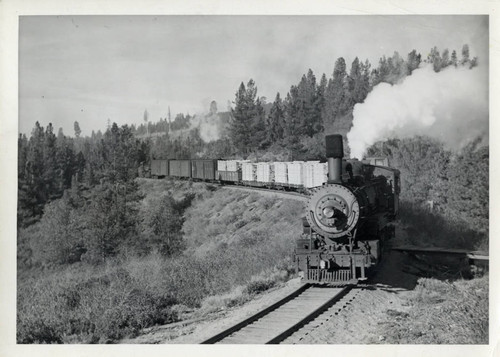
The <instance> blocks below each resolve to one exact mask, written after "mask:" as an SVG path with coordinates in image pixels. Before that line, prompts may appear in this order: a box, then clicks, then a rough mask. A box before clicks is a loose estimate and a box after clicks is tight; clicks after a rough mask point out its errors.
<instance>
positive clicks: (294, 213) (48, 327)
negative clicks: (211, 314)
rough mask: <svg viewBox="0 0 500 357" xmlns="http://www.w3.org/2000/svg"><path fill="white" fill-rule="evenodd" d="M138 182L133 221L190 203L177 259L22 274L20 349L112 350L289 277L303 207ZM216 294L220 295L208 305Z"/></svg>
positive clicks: (124, 257) (150, 256) (131, 256)
mask: <svg viewBox="0 0 500 357" xmlns="http://www.w3.org/2000/svg"><path fill="white" fill-rule="evenodd" d="M139 184H140V189H141V191H142V192H143V193H144V194H145V198H144V200H143V201H142V204H141V206H140V208H139V212H138V214H139V215H140V217H145V218H148V217H149V218H148V219H150V218H151V215H150V212H151V211H155V210H156V209H157V208H158V207H157V206H158V205H161V204H162V203H163V202H164V201H163V200H162V199H163V198H164V197H165V196H168V195H172V196H173V198H174V199H175V200H177V201H179V202H181V201H182V202H189V203H190V204H191V206H190V207H188V208H187V209H186V210H185V211H184V212H185V214H184V216H185V217H184V225H183V228H182V231H183V234H181V235H180V236H179V237H177V239H179V238H180V239H181V240H179V241H182V242H183V243H184V245H185V248H184V250H183V252H182V253H180V254H177V255H172V256H165V255H162V254H160V253H159V252H154V251H153V252H148V253H147V254H143V255H137V253H136V252H134V253H127V251H122V252H121V254H120V255H119V256H117V257H115V258H113V259H109V260H107V261H106V263H105V264H102V265H99V266H92V265H90V264H88V263H84V262H78V263H74V264H71V265H64V266H59V267H55V268H54V267H52V268H50V269H41V268H37V269H33V270H30V271H20V272H19V275H18V319H17V323H18V331H17V339H18V342H19V343H109V342H114V341H117V340H118V339H120V338H122V337H125V336H133V335H135V334H137V333H138V332H139V331H140V330H141V329H143V328H145V327H148V326H152V325H155V324H164V323H168V322H172V321H177V320H179V319H181V318H182V316H183V314H184V313H185V312H186V311H192V310H193V309H200V308H202V310H203V311H211V310H213V309H218V308H220V307H224V306H233V305H235V304H239V303H242V302H244V301H246V300H248V299H249V298H251V296H252V295H253V294H255V293H258V292H260V291H263V290H266V289H268V288H270V287H272V286H274V285H275V284H276V283H277V282H279V281H283V280H286V279H287V278H288V276H289V274H290V273H291V271H292V269H291V268H292V263H291V253H292V251H293V244H294V240H295V238H296V235H297V234H300V215H301V213H302V203H300V202H298V201H293V200H286V199H282V198H279V197H275V198H270V197H261V196H259V195H258V194H255V193H246V192H233V191H229V190H224V189H217V188H216V187H215V186H211V185H206V184H201V183H199V184H197V183H190V182H181V181H169V180H156V181H155V180H141V181H139ZM186 197H190V199H189V200H185V198H186ZM143 221H144V222H149V221H148V220H147V219H144V220H143ZM145 229H146V228H143V231H144V232H147V231H145ZM137 239H148V237H147V236H146V235H142V236H141V237H137ZM136 245H140V242H137V244H136ZM235 291H236V293H235ZM220 294H226V295H225V296H223V297H219V298H213V297H211V296H214V295H220Z"/></svg>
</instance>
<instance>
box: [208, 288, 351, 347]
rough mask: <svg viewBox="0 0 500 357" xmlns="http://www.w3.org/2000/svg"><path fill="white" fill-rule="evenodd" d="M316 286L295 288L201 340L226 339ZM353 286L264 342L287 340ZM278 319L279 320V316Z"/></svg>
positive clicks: (274, 342) (212, 342)
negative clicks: (274, 301) (273, 301)
mask: <svg viewBox="0 0 500 357" xmlns="http://www.w3.org/2000/svg"><path fill="white" fill-rule="evenodd" d="M314 286H315V285H313V284H304V285H303V286H301V287H300V288H299V289H297V290H295V291H294V292H292V293H291V294H289V295H288V296H286V297H285V298H283V299H281V300H279V301H278V302H276V303H274V304H272V305H271V306H269V307H267V308H265V309H263V310H261V311H259V312H258V313H256V314H255V315H253V316H250V317H249V318H247V319H245V320H243V321H241V322H239V323H237V324H236V325H234V326H231V327H230V328H228V329H226V330H224V331H222V332H220V333H218V334H217V335H215V336H213V337H211V338H209V339H207V340H205V341H203V342H201V344H214V343H217V342H221V341H223V340H224V339H226V338H227V337H230V336H231V335H233V334H234V333H235V332H238V331H241V330H243V329H244V328H246V327H249V326H250V325H252V324H253V323H255V322H257V321H258V320H260V319H261V318H263V317H265V316H266V315H269V314H270V313H272V312H274V311H276V312H277V313H279V309H280V308H281V307H284V306H286V304H287V303H288V302H291V301H292V300H294V299H297V301H300V296H299V295H301V294H302V293H303V292H305V291H306V290H307V289H309V288H311V287H314ZM352 287H353V286H352V285H348V286H346V287H344V288H342V290H340V291H338V292H337V293H336V294H335V295H333V296H332V297H331V298H329V299H328V300H326V301H325V302H324V303H323V304H321V305H320V306H319V307H318V308H316V309H314V310H313V311H312V312H310V313H308V314H306V315H305V316H304V317H302V318H301V319H299V320H298V321H297V320H296V319H292V320H294V321H293V322H292V323H291V325H290V326H289V327H284V328H283V329H280V330H278V331H276V333H277V334H276V335H273V336H270V338H269V339H268V340H266V342H264V343H265V344H278V343H280V342H281V341H283V340H285V339H286V338H287V337H289V336H290V335H292V334H293V333H295V332H296V331H298V330H300V328H302V327H303V326H305V325H306V324H308V323H309V322H311V321H313V320H314V319H315V318H316V317H318V316H319V315H321V314H322V313H324V312H325V311H326V310H327V309H328V308H330V307H331V306H332V305H334V304H335V303H336V302H338V301H339V300H340V299H342V297H344V296H345V295H346V294H347V293H348V292H349V291H350V290H351V289H352ZM325 289H330V288H325ZM307 301H308V300H304V304H306V303H307ZM297 313H300V312H299V311H297ZM278 321H279V318H278ZM256 329H257V330H259V328H257V327H256Z"/></svg>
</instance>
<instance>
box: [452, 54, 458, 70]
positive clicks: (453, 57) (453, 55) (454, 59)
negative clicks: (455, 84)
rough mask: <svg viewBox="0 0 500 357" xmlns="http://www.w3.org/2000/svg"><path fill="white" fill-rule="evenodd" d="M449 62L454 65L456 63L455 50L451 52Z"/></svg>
mask: <svg viewBox="0 0 500 357" xmlns="http://www.w3.org/2000/svg"><path fill="white" fill-rule="evenodd" d="M451 64H452V65H453V66H455V67H457V65H458V58H457V51H455V50H453V52H452V53H451Z"/></svg>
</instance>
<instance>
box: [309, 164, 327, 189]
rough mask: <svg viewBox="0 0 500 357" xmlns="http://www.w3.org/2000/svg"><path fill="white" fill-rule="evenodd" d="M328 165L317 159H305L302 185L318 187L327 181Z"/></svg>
mask: <svg viewBox="0 0 500 357" xmlns="http://www.w3.org/2000/svg"><path fill="white" fill-rule="evenodd" d="M327 171H328V167H327V165H326V164H324V163H323V164H322V163H320V162H319V161H306V162H305V163H304V170H303V172H304V186H305V187H307V188H311V187H318V186H321V185H323V183H325V182H326V181H327V176H326V174H327Z"/></svg>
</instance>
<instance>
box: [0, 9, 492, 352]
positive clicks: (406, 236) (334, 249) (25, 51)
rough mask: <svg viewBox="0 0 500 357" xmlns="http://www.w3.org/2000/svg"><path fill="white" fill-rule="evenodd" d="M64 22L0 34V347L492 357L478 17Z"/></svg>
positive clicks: (485, 71)
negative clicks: (4, 272) (0, 92)
mask: <svg viewBox="0 0 500 357" xmlns="http://www.w3.org/2000/svg"><path fill="white" fill-rule="evenodd" d="M67 12H68V11H67V10H66V11H61V12H60V13H58V12H57V11H54V12H50V13H47V12H43V13H29V12H28V13H26V14H23V13H20V14H18V15H19V16H17V17H16V20H15V22H16V25H17V26H18V27H17V33H18V38H17V41H15V42H16V43H15V48H16V51H17V52H16V53H17V54H16V58H17V59H16V61H15V62H16V64H17V66H18V67H17V68H18V70H17V74H16V75H15V76H14V77H15V78H16V80H17V87H16V88H17V91H16V93H15V98H16V100H17V112H16V113H17V116H15V117H13V118H9V122H13V125H12V126H11V128H13V130H9V133H8V135H9V137H10V138H11V142H12V143H14V146H13V147H10V149H9V158H8V160H5V159H6V155H4V154H2V167H3V168H4V167H7V166H4V165H3V164H4V162H7V161H10V162H11V163H10V164H9V167H10V168H12V170H13V172H10V173H9V180H10V181H12V184H11V186H12V187H13V190H14V192H10V194H11V196H12V197H11V198H10V199H11V200H12V203H11V204H9V205H8V209H7V207H5V212H7V211H8V212H9V215H10V216H9V217H12V218H11V219H10V220H9V224H10V223H12V226H13V232H12V235H11V236H9V238H8V239H9V243H10V244H11V246H12V249H9V251H10V252H14V254H15V257H13V258H12V259H13V260H12V261H13V262H15V263H14V265H15V266H11V267H10V268H11V269H12V270H11V271H10V275H11V276H12V280H10V281H11V282H12V281H13V283H14V284H13V285H11V289H12V291H9V293H10V295H12V296H14V295H15V297H14V301H15V302H14V304H13V305H12V306H10V308H9V310H11V311H9V316H11V317H13V319H14V321H13V324H14V325H13V327H12V328H15V331H14V330H12V331H11V333H10V335H9V336H11V337H13V338H15V341H9V343H10V344H13V345H14V347H16V348H24V347H27V346H32V347H34V346H37V345H42V344H43V345H46V344H68V345H79V346H80V345H91V344H92V345H93V344H115V345H134V346H133V347H137V346H144V347H145V348H147V346H146V345H174V346H165V347H164V348H165V349H164V350H162V349H160V350H159V351H171V350H170V349H171V348H175V346H178V347H179V346H186V345H190V346H192V345H199V346H198V347H197V351H198V353H206V352H203V351H208V350H207V349H208V348H209V347H208V346H205V347H204V346H203V345H207V344H225V345H241V344H243V345H251V346H253V345H257V346H259V345H267V344H280V345H285V346H287V347H286V348H287V351H289V352H291V353H298V351H305V350H303V349H300V350H298V349H299V348H303V347H304V346H302V347H300V346H294V345H308V346H310V348H316V347H318V348H322V349H320V350H318V351H322V352H321V353H329V354H331V353H333V352H334V351H335V350H334V349H332V348H333V345H342V346H343V348H344V349H343V351H348V347H349V346H353V345H356V346H357V347H360V345H361V346H365V347H367V349H366V350H365V351H372V352H373V353H374V351H375V350H373V349H370V347H369V346H374V345H377V347H382V346H385V347H387V348H391V347H392V348H393V347H394V346H395V345H397V346H406V347H410V346H415V345H419V346H420V347H422V346H423V347H425V346H427V347H431V346H436V345H439V347H443V348H444V347H446V346H449V347H450V348H452V346H455V347H457V345H461V346H463V348H465V349H466V350H462V351H475V350H468V348H481V349H479V350H478V351H480V352H481V353H483V354H484V355H488V354H489V355H491V354H492V353H493V354H494V351H493V349H492V346H493V348H494V346H495V345H496V344H497V337H498V336H495V335H493V334H492V329H494V331H497V330H498V323H499V321H498V320H496V318H498V311H497V310H498V307H497V306H496V305H494V304H492V298H493V297H498V294H497V293H496V292H495V293H493V294H492V293H491V291H492V290H491V287H490V282H491V283H493V280H494V275H495V272H494V271H493V270H491V269H490V256H491V255H493V253H494V252H493V250H492V249H491V247H490V244H494V243H493V242H492V240H494V239H495V237H492V239H490V209H491V208H492V207H491V204H490V172H491V171H490V129H491V128H490V115H491V113H490V100H491V101H492V103H491V104H492V105H495V98H494V97H492V96H491V94H490V92H491V91H490V84H491V83H490V82H491V81H490V78H492V76H491V73H490V70H491V68H492V67H493V66H494V65H495V63H493V62H491V65H490V61H491V60H490V55H491V51H496V52H498V38H497V37H495V36H492V33H491V28H492V26H493V23H492V19H491V18H490V16H489V15H488V13H487V12H482V13H476V12H470V13H463V11H461V12H457V13H453V12H452V11H449V8H448V11H446V12H443V13H441V14H431V13H428V12H421V13H418V12H416V11H415V12H411V11H407V12H404V13H390V12H389V13H387V14H384V13H383V12H380V13H368V12H365V13H363V12H361V11H358V12H353V13H335V12H333V11H326V12H325V13H321V12H320V11H317V12H315V13H306V14H301V13H297V12H289V13H276V12H269V13H267V12H265V11H263V12H261V13H253V12H252V13H249V14H243V13H237V12H236V13H228V14H226V13H220V12H219V13H218V12H217V11H215V13H210V12H209V11H206V13H205V12H201V11H200V12H198V11H194V12H193V11H192V12H186V13H183V12H180V13H168V12H167V13H165V12H158V13H154V12H151V13H137V14H136V13H116V14H114V13H110V14H107V13H96V14H92V13H78V12H75V13H71V11H70V13H67ZM495 26H496V24H495ZM495 43H496V45H495V46H496V47H494V46H493V45H492V44H495ZM2 73H3V72H2ZM3 80H4V81H3V83H2V84H4V88H6V87H7V85H6V84H5V78H4V79H3ZM2 120H3V119H2ZM1 134H2V136H3V135H4V134H5V135H6V137H7V132H6V131H5V132H3V133H1ZM491 135H492V139H491V141H492V142H493V141H494V139H493V138H494V133H493V132H492V134H491ZM2 150H4V149H2ZM4 151H5V152H7V150H4ZM494 154H495V153H494V151H492V155H494ZM16 163H17V166H16ZM2 171H3V173H2V176H1V178H2V179H3V178H6V180H5V181H7V171H8V170H7V169H5V170H2ZM16 172H17V175H16V174H15V173H16ZM11 177H12V178H11ZM14 180H15V181H14ZM491 182H493V181H491ZM2 195H3V191H2ZM2 212H3V211H2ZM492 214H493V213H492ZM2 215H3V214H2ZM497 231H498V230H497ZM491 233H493V232H491ZM1 238H2V244H3V243H4V239H6V237H5V236H4V233H2V237H1ZM492 246H493V245H492ZM2 253H3V252H2ZM491 260H493V257H492V259H491ZM490 271H491V274H490ZM491 278H492V279H491ZM7 285H9V284H7ZM5 286H6V285H5V284H4V288H5ZM314 346H316V347H314ZM11 347H12V346H11ZM14 347H12V348H14ZM83 347H85V346H83ZM157 347H159V346H157ZM233 348H236V349H235V350H234V351H237V349H238V348H239V347H238V346H233ZM284 348H285V347H284ZM328 348H330V349H328ZM372 348H373V347H372ZM6 351H7V349H6ZM136 351H140V350H136ZM294 351H295V352H294ZM311 351H312V350H311ZM311 351H310V352H311ZM378 351H379V352H378V353H380V350H378ZM401 351H403V350H400V352H399V353H401ZM405 351H406V350H405ZM437 351H440V350H439V349H438V350H437ZM441 351H446V350H441ZM460 351H461V350H460V347H459V348H458V349H457V348H455V349H450V350H449V351H448V352H450V355H458V354H459V353H460ZM125 352H126V350H125ZM212 352H213V350H212ZM497 352H498V351H497ZM367 353H369V352H367ZM393 354H394V355H396V354H397V353H395V352H393ZM441 354H443V353H441ZM364 355H367V354H364ZM397 355H399V354H397ZM444 355H446V353H444Z"/></svg>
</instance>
